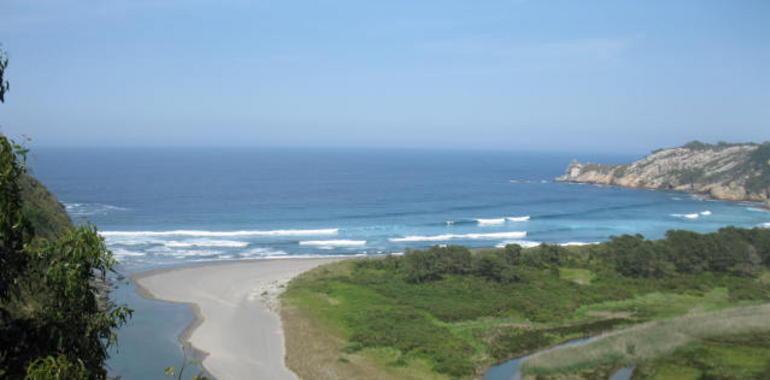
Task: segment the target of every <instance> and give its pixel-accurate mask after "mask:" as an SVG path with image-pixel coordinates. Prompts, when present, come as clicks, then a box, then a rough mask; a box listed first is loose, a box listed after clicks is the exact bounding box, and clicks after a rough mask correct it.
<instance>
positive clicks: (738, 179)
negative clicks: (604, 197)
mask: <svg viewBox="0 0 770 380" xmlns="http://www.w3.org/2000/svg"><path fill="white" fill-rule="evenodd" d="M556 180H557V181H563V182H578V183H593V184H602V185H615V186H623V187H633V188H646V189H661V190H678V191H686V192H690V193H694V194H701V195H704V196H708V197H711V198H714V199H722V200H732V201H757V202H765V204H766V205H768V206H769V207H770V142H766V143H763V144H754V143H741V144H728V143H719V144H705V143H702V142H699V141H693V142H690V143H688V144H685V145H684V146H681V147H678V148H668V149H659V150H656V151H654V152H652V153H651V154H650V155H648V156H647V157H645V158H643V159H641V160H639V161H635V162H633V163H630V164H624V165H605V164H597V163H581V162H577V161H573V162H572V163H571V164H570V165H569V167H568V168H567V171H566V173H565V174H564V175H563V176H561V177H559V178H557V179H556Z"/></svg>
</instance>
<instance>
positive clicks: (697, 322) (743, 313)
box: [523, 304, 770, 378]
mask: <svg viewBox="0 0 770 380" xmlns="http://www.w3.org/2000/svg"><path fill="white" fill-rule="evenodd" d="M768 332H770V304H764V305H757V306H742V307H740V306H739V307H733V308H729V309H725V310H721V311H712V312H696V313H691V314H687V315H685V316H681V317H675V318H671V319H664V320H657V321H652V322H647V323H643V324H640V325H636V326H633V327H630V328H627V329H622V330H619V331H616V332H612V333H608V334H605V335H603V336H600V337H598V338H596V340H594V341H592V342H590V343H588V344H586V345H583V346H580V347H579V348H576V347H565V348H561V349H556V350H551V351H548V352H544V353H542V354H536V355H534V356H532V357H531V358H529V359H528V360H527V361H526V362H525V363H524V365H523V367H524V368H523V370H524V372H525V373H526V374H530V375H532V377H533V378H534V377H535V375H541V376H540V377H539V378H543V377H546V378H547V376H543V375H549V374H561V373H577V372H580V371H582V370H586V369H588V370H593V369H594V368H597V367H610V368H619V367H624V366H627V365H633V364H637V363H645V362H648V361H654V360H655V359H656V358H662V357H665V356H667V355H668V354H671V353H672V352H674V351H676V350H677V349H680V348H683V347H686V346H688V345H690V344H698V343H700V342H709V341H710V340H715V339H725V338H728V337H732V336H758V335H763V334H766V333H768ZM743 348H744V349H745V350H747V351H750V350H751V348H750V347H743ZM768 350H770V347H768ZM737 353H738V354H739V353H740V351H738V352H737ZM738 356H740V357H742V358H743V359H745V360H752V359H751V355H746V356H745V357H743V356H741V355H738ZM734 361H735V360H734ZM735 362H738V361H735ZM662 364H666V367H671V369H666V370H661V371H651V372H653V373H656V374H661V373H663V374H665V373H668V372H670V371H674V372H676V373H679V375H681V372H682V371H692V368H688V367H686V366H681V365H680V366H677V367H676V368H674V366H672V365H669V363H662ZM761 364H762V365H761V366H760V367H761V368H760V369H763V368H764V365H766V364H767V363H761ZM647 367H650V366H649V364H648V365H647ZM653 367H658V366H653ZM661 367H662V366H661ZM656 376H658V375H656ZM667 376H668V375H666V376H663V377H662V378H667Z"/></svg>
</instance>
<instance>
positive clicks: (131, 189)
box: [31, 148, 770, 379]
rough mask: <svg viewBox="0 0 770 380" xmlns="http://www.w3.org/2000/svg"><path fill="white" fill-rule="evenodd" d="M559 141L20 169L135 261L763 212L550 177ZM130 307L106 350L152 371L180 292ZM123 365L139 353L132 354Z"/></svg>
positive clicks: (467, 240) (235, 153)
mask: <svg viewBox="0 0 770 380" xmlns="http://www.w3.org/2000/svg"><path fill="white" fill-rule="evenodd" d="M573 158H575V159H580V160H591V161H596V162H605V163H617V162H627V161H630V160H633V159H636V158H638V157H636V156H632V155H628V156H622V155H615V156H602V155H586V154H560V153H514V152H477V151H440V150H432V151H428V150H377V149H374V150H363V149H360V150H356V149H345V150H331V149H245V148H244V149H203V148H200V149H194V148H167V149H162V148H152V149H150V148H145V149H138V148H137V149H94V148H89V149H50V148H49V149H36V150H34V152H33V154H32V156H31V166H32V168H33V171H34V174H35V175H36V176H37V177H39V178H40V179H41V180H42V181H43V182H44V183H45V184H46V185H47V186H48V187H49V188H50V189H51V190H52V191H53V192H54V193H55V194H56V195H57V196H58V197H59V199H60V200H61V201H62V202H63V203H65V205H66V206H67V209H68V211H69V213H70V214H71V215H72V217H73V218H74V219H75V220H77V221H79V222H91V223H94V224H96V225H97V226H98V227H99V229H100V230H101V231H102V233H103V234H104V236H105V238H106V240H107V242H108V244H109V246H110V248H111V249H112V250H113V252H114V254H115V255H116V257H118V258H119V259H120V261H121V267H120V269H121V271H123V272H125V273H129V274H130V273H133V272H137V271H141V270H145V269H149V268H156V267H161V266H175V265H183V264H185V263H191V262H202V261H221V260H234V259H262V258H281V257H291V256H297V255H363V254H385V253H398V252H403V251H404V250H406V249H409V248H419V247H427V246H431V245H434V244H463V245H468V246H473V247H488V246H496V245H502V244H506V243H511V242H515V243H520V244H523V245H529V244H536V243H538V242H552V243H562V244H581V243H589V242H596V241H602V240H605V239H607V238H608V237H610V236H612V235H619V234H625V233H641V234H643V235H645V236H648V237H651V238H657V237H661V236H662V235H663V234H664V233H665V231H666V230H668V229H673V228H684V229H690V230H696V231H712V230H716V229H718V228H719V227H722V226H725V225H737V226H744V227H754V226H757V225H762V224H764V223H768V222H770V213H768V212H766V211H763V210H761V209H759V208H757V207H756V206H755V205H752V204H748V203H728V202H717V201H708V200H703V199H699V198H697V197H693V196H690V195H687V194H681V193H673V192H660V191H648V190H631V189H620V188H614V187H598V186H591V185H577V184H565V183H556V182H553V178H554V177H556V176H558V175H560V174H562V173H563V171H564V169H565V167H566V166H567V164H568V163H569V161H570V160H571V159H573ZM113 297H114V298H116V300H117V301H118V302H128V303H130V304H131V306H132V307H134V308H135V309H136V310H137V313H136V317H135V319H134V321H132V322H131V324H130V325H129V326H128V327H127V328H124V329H123V330H122V331H121V333H120V339H121V342H122V343H121V346H120V350H119V352H117V353H116V354H115V355H114V356H113V359H112V360H111V362H110V364H111V366H112V368H113V373H114V374H117V375H121V376H123V378H124V379H140V378H141V379H147V378H162V368H164V367H165V366H168V365H174V364H176V363H178V362H179V361H180V360H181V353H180V349H179V345H178V344H177V342H176V336H177V335H178V334H179V332H180V331H181V330H182V329H183V328H184V324H185V323H187V321H189V318H190V315H189V313H188V311H187V310H186V308H185V307H184V306H181V305H168V304H163V303H160V302H155V301H148V300H145V299H143V298H141V297H139V296H138V295H137V294H136V293H135V292H134V291H133V288H132V286H131V285H130V284H125V285H123V286H122V287H121V288H120V289H119V290H118V291H116V292H115V293H114V294H113ZM137 363H142V364H141V365H137Z"/></svg>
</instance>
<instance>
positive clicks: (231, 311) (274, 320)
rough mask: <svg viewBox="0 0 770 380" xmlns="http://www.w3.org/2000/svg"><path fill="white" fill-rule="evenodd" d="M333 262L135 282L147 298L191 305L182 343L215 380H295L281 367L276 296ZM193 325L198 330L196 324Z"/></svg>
mask: <svg viewBox="0 0 770 380" xmlns="http://www.w3.org/2000/svg"><path fill="white" fill-rule="evenodd" d="M331 261H334V259H281V260H261V261H241V262H234V263H226V264H221V263H219V264H212V265H205V266H193V267H187V268H179V269H173V270H167V271H157V272H150V273H147V274H142V275H139V276H136V277H135V279H136V282H137V283H138V284H139V286H140V287H141V288H143V290H145V291H146V292H147V293H149V295H151V296H153V297H155V298H158V299H161V300H165V301H172V302H184V303H192V304H195V305H197V308H198V313H199V315H198V318H199V319H200V320H199V321H197V322H196V324H193V325H192V326H193V327H192V331H191V332H188V333H189V335H188V336H187V340H188V341H189V342H190V343H192V345H193V347H194V348H195V349H197V350H200V351H203V352H205V353H207V354H208V355H207V356H206V357H205V358H204V360H203V366H204V367H205V368H206V370H207V371H208V372H209V373H210V374H211V375H213V376H214V377H216V378H217V379H218V380H228V379H274V380H281V379H296V378H297V376H296V375H294V373H292V372H291V371H290V370H289V369H288V368H286V366H285V364H284V356H285V348H284V344H283V331H282V329H281V319H280V317H279V316H278V314H277V313H276V312H275V308H276V307H277V306H278V302H277V298H276V297H277V295H278V294H280V292H281V291H282V290H283V287H284V285H285V284H286V282H288V281H289V280H290V279H291V278H292V277H294V276H296V275H298V274H300V273H302V272H304V271H306V270H309V269H311V268H314V267H316V266H318V265H321V264H325V263H328V262H331ZM198 323H199V324H198Z"/></svg>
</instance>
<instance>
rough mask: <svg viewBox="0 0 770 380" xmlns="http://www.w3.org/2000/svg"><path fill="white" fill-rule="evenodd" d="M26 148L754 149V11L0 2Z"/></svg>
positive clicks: (761, 79)
mask: <svg viewBox="0 0 770 380" xmlns="http://www.w3.org/2000/svg"><path fill="white" fill-rule="evenodd" d="M0 14H2V16H0V20H2V22H0V43H2V48H3V49H4V50H6V51H7V52H8V54H9V57H10V65H9V67H8V70H7V73H6V74H7V78H8V80H9V81H10V82H11V90H10V92H9V93H8V94H7V101H6V103H5V104H0V127H1V128H2V129H0V131H1V132H3V133H6V134H9V135H11V136H13V137H19V136H21V135H27V136H29V137H31V138H32V140H33V143H32V146H33V147H35V146H40V147H79V146H108V147H120V146H123V147H143V146H155V147H164V146H183V147H196V146H198V147H201V146H208V147H224V146H232V147H295V148H301V147H321V148H393V149H414V148H417V149H468V150H503V151H549V152H591V151H595V152H607V153H630V154H643V153H647V152H649V151H651V150H653V149H656V148H659V147H670V146H678V145H681V144H684V143H686V142H688V141H691V140H696V139H697V140H701V141H705V142H717V141H729V142H743V141H752V142H761V141H766V140H770V127H769V126H768V120H770V107H768V104H770V75H768V67H770V28H767V26H766V24H767V20H768V16H770V3H768V2H766V1H746V2H740V3H735V2H719V1H682V2H676V3H672V2H666V1H652V2H644V3H637V2H630V1H619V2H612V3H606V2H593V1H591V2H568V1H557V2H547V3H545V2H535V1H526V0H516V1H491V2H484V3H466V2H461V1H442V2H420V3H414V2H406V1H395V2H388V3H375V4H372V3H365V4H364V3H359V2H352V1H321V2H313V3H310V4H302V3H292V2H290V3H252V2H247V1H241V0H230V1H225V2H219V3H208V2H205V1H198V0H196V1H180V0H174V1H164V2H161V1H154V0H140V1H135V2H131V3H130V4H129V3H121V2H100V3H79V4H75V5H72V4H69V5H64V4H60V3H58V2H54V1H50V0H46V1H40V2H34V3H30V2H27V1H22V0H9V1H5V2H3V3H1V4H0Z"/></svg>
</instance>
